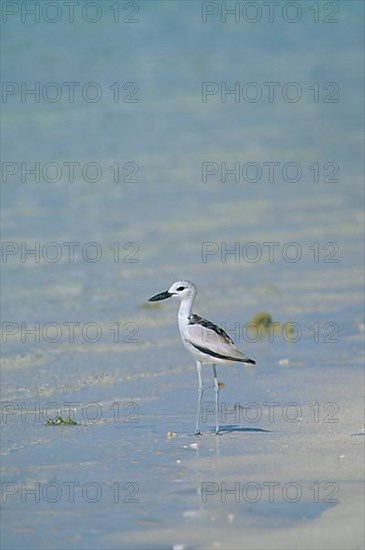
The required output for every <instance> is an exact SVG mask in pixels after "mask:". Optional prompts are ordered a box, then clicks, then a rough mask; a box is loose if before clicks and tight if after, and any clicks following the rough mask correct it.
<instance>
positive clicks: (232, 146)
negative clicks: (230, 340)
mask: <svg viewBox="0 0 365 550" xmlns="http://www.w3.org/2000/svg"><path fill="white" fill-rule="evenodd" d="M81 4H82V3H81ZM84 4H85V3H83V4H82V5H84ZM132 4H134V3H132ZM242 4H243V3H242ZM283 4H284V3H281V5H283ZM297 4H298V5H300V6H301V9H302V11H303V17H302V19H301V20H300V21H298V22H297V23H295V24H289V23H288V22H286V21H285V20H283V18H282V17H278V18H277V19H275V21H274V23H269V22H268V21H265V20H264V18H263V19H262V20H260V21H258V22H257V23H255V24H248V23H246V22H244V21H241V22H240V23H239V24H235V23H233V22H230V23H229V22H227V23H226V24H223V23H221V22H220V19H216V18H214V19H213V18H212V19H209V20H208V22H207V23H202V21H201V13H202V9H203V8H202V4H201V3H200V2H169V3H165V2H138V3H137V5H138V7H139V12H138V15H137V16H136V17H138V19H139V22H138V24H137V23H136V24H127V23H124V24H122V23H120V24H114V23H112V21H111V19H110V17H111V16H112V14H113V12H112V11H111V10H110V9H109V8H110V6H111V3H110V5H109V3H108V2H103V3H100V6H102V8H103V11H102V14H103V16H102V18H101V20H100V21H99V22H97V23H95V24H91V23H87V22H86V21H85V20H82V18H81V17H80V16H76V18H75V22H74V23H69V22H68V21H67V20H66V17H63V18H62V19H61V20H60V21H59V22H57V23H54V24H51V23H49V22H47V21H46V20H44V18H43V19H42V20H41V21H40V22H39V23H34V22H32V21H31V20H30V19H27V20H26V22H25V23H22V22H21V19H20V16H17V15H15V16H13V17H10V16H9V18H8V21H7V22H6V23H4V24H3V38H2V40H3V45H4V49H5V51H6V55H5V58H4V63H3V65H4V67H3V70H4V72H5V74H6V77H5V80H6V81H9V82H19V83H20V82H22V81H24V82H26V83H27V85H28V86H29V87H31V84H32V83H34V82H36V81H37V82H40V83H47V82H56V83H59V85H60V86H61V89H62V91H63V96H62V99H61V100H60V101H58V102H54V103H52V102H49V101H45V100H40V101H39V102H36V101H33V100H32V96H28V97H27V99H26V101H25V102H22V101H21V96H20V94H15V95H13V96H9V97H8V98H7V101H6V102H5V103H4V104H3V129H4V132H3V133H4V134H5V136H6V142H5V143H4V145H3V160H5V161H6V162H13V163H16V166H17V167H18V168H19V172H18V173H17V174H16V175H14V176H12V175H9V174H8V175H7V179H4V178H3V183H2V199H3V200H2V204H3V206H2V227H3V241H5V243H7V244H5V246H7V247H8V248H3V258H2V259H3V263H2V267H3V269H2V272H3V283H2V290H3V293H2V294H3V306H2V317H3V323H4V322H5V323H7V324H5V325H4V324H3V325H2V328H3V333H2V339H3V353H2V407H3V408H2V412H3V414H2V453H3V456H2V466H3V486H2V487H3V500H2V507H3V538H4V544H5V545H4V548H8V549H9V550H10V549H15V548H25V547H26V548H50V547H52V548H65V547H67V548H75V549H83V548H105V549H106V548H108V549H109V548H136V549H137V548H138V549H139V548H141V549H142V548H143V549H145V548H146V549H147V548H156V547H158V548H173V546H174V545H179V544H180V545H184V546H183V547H184V548H196V547H206V548H213V547H214V548H261V547H266V548H267V547H270V548H276V547H279V548H284V547H286V546H284V545H285V544H287V545H288V547H293V540H294V541H299V542H298V544H299V545H297V546H296V547H298V548H300V547H303V548H304V547H305V548H326V547H329V548H330V547H332V548H334V547H336V546H334V544H337V543H338V544H339V545H340V544H341V543H342V540H341V536H340V535H338V534H337V532H336V528H340V526H341V521H340V519H339V518H341V516H342V517H347V514H349V515H350V516H351V514H352V516H351V517H352V520H351V521H352V522H353V523H352V524H351V525H352V533H351V534H348V539H347V542H346V544H348V546H347V547H349V548H357V547H359V544H361V534H360V531H359V529H360V528H361V522H360V520H359V518H360V517H361V491H360V479H361V476H362V474H361V471H362V470H361V466H362V462H361V456H360V454H361V453H359V451H360V450H361V445H362V441H363V438H362V436H361V434H363V432H362V431H361V430H362V427H363V426H362V425H361V418H362V417H361V413H360V412H361V410H362V409H361V407H362V405H361V403H362V396H361V392H360V387H361V382H362V364H363V353H362V340H363V327H364V318H363V309H362V301H363V288H362V287H363V285H362V283H363V271H362V266H363V252H362V242H363V234H362V227H363V208H362V200H363V185H362V162H361V152H362V147H361V145H362V133H361V125H360V124H361V123H360V121H361V120H362V117H361V112H362V95H363V94H362V87H361V81H360V78H359V76H360V74H361V69H360V64H361V67H362V49H361V39H360V37H361V27H360V21H361V20H362V12H363V7H362V4H361V3H359V2H352V1H348V2H346V3H345V2H336V3H331V4H335V5H336V6H338V7H339V15H338V17H339V22H338V23H335V24H325V23H323V22H322V20H321V22H319V23H317V24H315V23H313V22H312V19H311V17H312V18H313V12H310V11H309V9H308V4H307V3H305V2H298V3H297ZM119 5H120V6H121V10H122V9H123V6H124V4H123V3H119ZM214 5H216V4H214ZM129 9H131V8H130V7H127V8H126V9H125V10H124V11H123V12H121V13H123V14H124V15H125V13H127V12H128V10H129ZM322 9H324V8H322ZM108 10H109V11H108ZM63 13H65V12H63ZM128 13H129V12H128ZM325 15H329V14H328V13H326V14H325V13H324V12H321V17H322V18H323V16H325ZM71 81H75V82H80V86H81V85H82V84H83V83H87V82H96V83H98V85H99V86H100V87H101V89H102V97H101V99H100V101H98V102H95V103H93V102H88V101H85V99H84V98H83V97H82V96H80V94H76V96H75V101H74V102H73V103H70V102H69V101H67V96H66V95H64V92H65V86H64V84H63V83H65V82H71ZM222 81H224V82H226V83H227V88H229V87H232V86H233V85H234V83H235V82H241V83H247V82H256V83H258V84H260V89H262V91H263V92H266V91H267V88H265V86H264V85H263V84H262V83H264V82H279V83H280V85H284V84H285V83H288V82H296V83H297V84H298V85H300V88H301V90H302V91H303V95H302V98H301V99H300V100H299V101H297V102H289V101H285V100H283V98H282V96H278V97H277V98H276V99H275V101H273V102H270V101H268V99H267V96H265V95H264V96H263V98H262V100H259V101H258V102H256V103H252V102H249V101H243V100H240V101H239V102H237V103H236V102H235V101H233V100H232V99H231V98H230V96H227V101H226V102H225V103H222V102H221V101H220V99H219V94H217V95H214V96H212V97H209V98H208V100H207V102H205V103H204V102H202V96H201V90H202V82H218V83H220V82H222ZM115 82H119V83H120V84H121V87H120V90H121V93H122V94H123V93H124V94H126V93H129V92H130V91H131V89H132V88H127V89H126V90H123V84H125V83H127V82H135V83H137V85H138V87H139V91H138V92H137V93H136V98H137V99H138V102H136V103H125V102H123V101H119V102H114V101H113V93H114V92H113V90H110V89H109V87H110V86H112V85H113V83H115ZM314 82H319V83H320V100H319V101H318V102H316V101H314V97H313V93H314V90H312V89H310V88H309V87H310V86H313V83H314ZM328 82H334V83H336V84H337V85H338V88H339V91H338V93H336V95H335V97H336V99H338V102H337V103H326V102H324V101H323V99H324V97H326V96H325V95H324V94H325V93H328V92H329V91H331V88H323V86H324V85H325V84H326V83H328ZM321 86H322V88H321ZM280 91H281V88H280ZM291 91H292V90H291ZM123 97H124V96H123ZM275 97H276V96H275ZM70 161H71V162H77V163H79V165H77V166H76V165H75V177H74V181H70V179H71V178H70V177H69V172H68V169H67V166H68V165H67V164H66V165H65V164H64V163H67V162H70ZM22 162H23V163H26V166H27V167H28V168H31V167H32V166H33V165H34V163H35V162H39V163H40V166H41V167H42V168H44V166H45V164H46V163H49V162H51V163H55V164H57V166H58V167H60V168H61V177H60V179H59V181H57V182H51V181H49V180H50V179H52V177H54V172H52V170H51V172H46V177H43V178H42V177H41V178H40V181H39V182H35V181H34V176H32V175H31V174H25V175H24V178H23V179H24V180H25V181H24V182H22V181H21V163H22ZM90 162H93V163H97V165H98V166H99V168H100V170H101V177H100V180H99V181H97V182H91V181H89V180H90V179H91V178H92V177H93V172H92V171H91V172H86V177H85V173H84V174H83V173H82V170H81V168H82V167H84V166H85V164H86V163H90ZM116 162H119V165H120V177H119V179H120V180H123V179H126V181H119V182H117V183H116V182H115V181H113V178H114V176H115V163H116ZM223 162H225V163H226V165H227V168H232V167H233V166H234V165H235V163H240V166H239V168H240V169H241V171H240V174H239V176H237V177H238V179H239V181H234V176H232V175H227V181H226V182H225V183H224V182H223V181H222V179H223V176H222V171H221V163H223ZM272 162H276V163H280V165H279V167H278V171H275V177H274V181H272V182H270V181H269V175H268V168H267V166H268V165H267V163H272ZM290 162H291V163H295V167H298V166H299V167H300V170H301V171H302V174H301V177H300V178H299V179H298V181H296V182H294V181H293V179H295V178H294V176H293V173H294V172H292V171H291V170H289V171H288V172H285V171H284V172H283V171H282V168H283V166H284V165H286V164H287V163H290ZM127 163H132V164H128V165H127ZM203 163H211V164H210V168H211V169H212V170H216V169H217V170H218V172H217V174H214V175H212V176H207V181H203V178H202V169H203V168H202V167H203ZM247 163H255V164H254V165H253V164H252V165H251V169H249V167H247ZM264 163H266V164H264ZM315 163H318V165H316V164H315ZM328 163H330V164H328ZM126 165H127V166H126ZM110 166H114V168H113V169H111V168H110ZM244 166H246V168H245V169H244V170H246V169H247V170H248V171H247V172H245V171H243V172H242V168H243V167H244ZM257 166H258V167H259V168H257ZM316 167H318V169H319V174H318V179H319V181H318V182H317V181H316V170H317V168H316ZM42 168H41V169H42ZM257 169H259V170H260V169H261V170H262V177H261V178H258V181H256V182H255V181H253V180H254V179H255V172H254V171H253V170H257ZM333 170H335V172H336V174H334V175H332V176H331V174H332V171H333ZM337 170H338V172H337ZM132 173H133V174H132ZM131 174H132V175H131ZM242 174H245V177H246V179H245V178H244V177H243V175H242ZM43 175H44V174H43ZM325 177H327V178H331V177H332V179H338V181H337V182H328V181H326V182H325V181H324V179H325ZM285 178H286V179H285ZM130 180H132V181H130ZM133 180H136V181H133ZM248 180H251V181H248ZM288 180H289V181H288ZM35 243H39V244H35ZM65 243H66V244H65ZM67 243H74V244H73V245H71V244H67ZM90 243H94V244H90ZM249 243H250V244H249ZM265 243H266V244H265ZM268 243H271V244H270V245H269V244H268ZM293 243H294V244H293ZM248 244H249V245H248ZM9 247H10V248H9ZM35 247H39V248H36V250H37V252H36V256H34V255H32V254H31V253H28V254H27V253H26V249H27V250H29V249H32V248H33V249H34V248H35ZM72 247H73V248H72ZM72 250H73V253H72ZM232 251H234V252H235V253H234V254H233V253H232ZM95 254H98V255H99V257H98V256H95ZM38 255H39V257H38ZM57 255H58V256H57ZM296 255H298V258H297V261H294V259H295V256H296ZM255 256H257V258H256V259H255ZM95 258H96V261H94V259H95ZM38 260H39V261H38ZM179 278H189V279H192V280H193V281H194V282H195V283H196V284H197V286H198V289H199V295H198V300H197V303H196V311H197V312H198V313H200V314H201V315H204V316H207V317H208V318H210V319H211V320H213V321H215V322H216V323H217V324H219V325H221V326H224V327H225V328H226V330H228V331H230V334H231V335H232V336H233V337H234V339H235V341H236V342H237V344H238V345H239V347H241V348H242V349H243V350H244V351H245V352H246V353H248V354H249V355H250V356H252V357H254V358H255V359H256V361H257V369H256V370H255V373H254V374H253V375H252V376H250V375H247V374H246V373H245V372H244V371H243V370H242V369H241V368H240V367H239V366H235V367H232V369H228V368H227V369H224V368H218V374H219V380H220V381H221V382H222V383H224V384H225V386H224V387H223V388H222V391H221V400H222V406H223V407H224V408H223V409H222V410H221V420H222V425H223V426H225V427H226V428H225V429H223V432H224V433H223V434H222V435H221V436H220V437H215V436H214V435H213V424H214V415H213V414H212V413H211V410H212V409H211V406H212V400H213V386H212V383H213V380H212V375H211V369H210V368H206V369H205V370H204V381H205V385H206V393H205V394H204V399H205V402H204V405H205V412H206V418H205V419H204V418H203V431H204V435H203V436H202V437H201V438H196V437H194V436H193V428H194V420H195V406H196V374H195V366H194V363H193V361H192V360H191V358H190V357H189V355H187V354H186V352H185V350H184V349H183V347H182V346H181V343H180V341H179V337H178V332H177V327H176V307H177V304H176V303H163V304H160V305H157V306H152V305H148V304H146V301H147V299H148V298H149V297H150V296H151V295H153V294H155V293H157V292H159V291H162V290H165V289H166V288H168V286H169V285H170V284H171V283H172V282H173V281H174V280H176V279H179ZM259 311H268V312H270V313H271V315H272V316H273V319H274V321H277V322H280V323H281V324H282V326H281V327H280V328H279V329H278V330H277V331H275V332H274V333H272V334H271V336H272V337H271V339H270V338H269V337H268V336H266V337H265V336H264V337H262V338H253V337H252V335H250V334H249V333H248V332H247V326H246V325H247V323H248V322H249V321H250V320H251V319H252V317H253V316H254V315H255V314H256V313H257V312H259ZM289 322H291V323H295V326H296V332H295V334H294V335H293V334H289V333H286V332H285V331H284V328H283V325H286V323H289ZM36 323H39V325H36ZM32 329H33V332H32ZM26 331H28V332H26ZM34 331H35V332H34ZM12 332H13V333H14V334H11V333H12ZM93 340H95V341H93ZM70 403H71V404H70ZM265 403H266V405H265ZM267 403H269V404H272V403H278V404H277V405H275V407H276V408H275V409H272V408H270V405H268V404H267ZM289 403H293V404H294V405H291V406H290V405H288V404H289ZM235 404H238V407H236V408H234V407H235ZM248 404H251V405H248ZM331 404H332V405H331ZM272 407H273V405H272ZM31 411H34V412H33V413H32V412H31ZM227 411H228V412H227ZM276 412H277V414H276ZM270 414H271V415H273V416H270ZM57 415H61V416H62V417H63V418H66V417H67V416H69V415H70V416H72V417H73V418H74V419H75V420H76V421H77V422H78V425H76V426H46V425H45V422H46V419H47V417H51V418H55V417H56V416H57ZM292 415H293V416H292ZM256 417H257V418H256ZM293 419H294V420H293ZM169 432H171V434H170V436H169V437H167V434H168V433H169ZM191 445H193V446H191ZM342 455H344V457H345V458H341V457H342ZM303 457H304V460H303ZM303 462H304V464H303ZM204 482H210V483H212V484H213V485H212V486H211V488H212V490H215V489H216V488H217V487H218V490H217V492H216V493H214V495H212V496H209V498H208V499H207V502H205V503H204V502H203V495H202V484H203V483H204ZM248 482H250V483H255V484H259V488H260V489H262V490H263V493H262V495H261V496H260V498H259V499H258V500H257V502H251V501H250V498H251V497H250V498H247V499H246V500H245V499H244V498H243V497H242V491H241V493H240V497H239V502H236V501H235V499H234V498H233V497H232V496H229V495H228V496H227V502H226V503H224V502H223V501H222V498H221V497H222V491H221V484H222V483H226V484H231V485H230V487H232V486H234V483H239V484H240V486H239V488H240V489H242V487H243V486H244V485H245V483H248ZM267 482H277V483H279V486H278V487H279V496H278V497H277V496H275V498H274V501H273V502H270V498H269V495H268V492H267V491H266V487H267V486H264V485H263V483H267ZM72 483H75V485H74V486H73V487H74V494H73V496H74V498H73V499H72V498H71V496H70V490H71V489H70V487H71V485H70V484H72ZM88 483H91V484H92V485H91V486H87V487H86V488H85V484H88ZM286 483H296V484H297V485H298V486H299V487H300V489H301V491H302V494H301V495H300V498H299V499H298V501H297V502H293V501H291V500H290V499H291V498H292V495H291V494H290V495H289V498H288V500H285V498H283V493H282V490H283V487H284V485H285V484H286ZM315 483H318V486H314V485H313V484H315ZM328 483H334V484H337V485H336V486H337V487H338V489H339V495H340V497H338V500H339V502H327V500H328V499H327V498H326V497H328V494H329V493H330V491H331V487H328V486H326V487H325V484H328ZM47 484H51V485H47ZM52 484H53V485H52ZM128 484H129V485H128ZM310 487H312V489H311V488H310ZM32 488H33V489H35V491H36V492H35V493H34V494H33V495H32V494H31V493H27V491H29V490H31V489H32ZM332 488H333V487H332ZM264 489H265V490H264ZM292 489H293V487H292ZM48 490H49V493H47V491H48ZM293 490H294V489H293ZM37 491H39V494H38V493H37ZM59 491H61V493H59ZM88 491H90V493H88ZM93 491H96V493H93ZM98 491H100V494H99V493H98ZM315 491H320V494H318V495H317V496H318V498H317V500H318V502H315V500H316V499H315V496H316V493H315ZM12 493H13V494H12ZM134 493H135V494H134ZM131 495H132V496H131ZM349 495H353V500H352V501H351V500H350V497H349ZM58 497H59V498H58ZM52 499H53V500H54V502H52ZM57 499H58V500H57ZM133 499H135V500H136V502H133ZM93 500H94V501H93ZM351 502H352V504H353V505H354V506H355V505H356V506H355V509H356V512H354V510H353V509H352V508H351V506H352V504H351ZM350 512H351V513H350ZM331 514H332V515H331ZM317 521H318V522H319V523H316V522H317ZM317 526H318V533H317V531H316V529H317ZM293 533H294V535H293ZM312 535H313V537H314V538H311V536H312ZM292 536H293V538H291V537H292ZM331 536H333V539H331ZM344 536H345V535H344ZM300 544H302V546H300ZM260 545H261V546H260ZM290 545H291V546H290ZM176 548H178V546H176Z"/></svg>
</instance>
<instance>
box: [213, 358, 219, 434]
mask: <svg viewBox="0 0 365 550" xmlns="http://www.w3.org/2000/svg"><path fill="white" fill-rule="evenodd" d="M213 373H214V392H215V433H216V435H218V434H219V384H218V378H217V368H216V366H215V365H213Z"/></svg>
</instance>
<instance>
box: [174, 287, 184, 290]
mask: <svg viewBox="0 0 365 550" xmlns="http://www.w3.org/2000/svg"><path fill="white" fill-rule="evenodd" d="M184 288H185V287H184V286H179V287H177V289H176V290H184Z"/></svg>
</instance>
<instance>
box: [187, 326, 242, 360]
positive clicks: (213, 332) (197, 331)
mask: <svg viewBox="0 0 365 550" xmlns="http://www.w3.org/2000/svg"><path fill="white" fill-rule="evenodd" d="M210 325H211V326H210V327H209V326H206V325H205V326H204V325H202V324H200V323H195V324H189V325H188V326H187V329H186V332H185V334H184V336H185V338H186V340H187V341H188V342H189V343H190V344H191V345H192V346H194V347H195V348H196V349H198V350H199V351H203V353H207V354H208V355H211V356H212V357H217V358H218V357H219V358H222V359H224V358H226V359H228V360H229V359H230V360H231V361H241V362H248V363H251V362H252V360H251V359H250V358H249V357H247V356H246V355H244V354H243V353H242V352H241V351H240V350H239V349H237V348H236V346H235V345H234V343H233V341H232V339H231V338H230V337H229V336H228V334H227V333H225V332H224V330H222V329H220V328H219V327H216V326H215V325H213V323H210Z"/></svg>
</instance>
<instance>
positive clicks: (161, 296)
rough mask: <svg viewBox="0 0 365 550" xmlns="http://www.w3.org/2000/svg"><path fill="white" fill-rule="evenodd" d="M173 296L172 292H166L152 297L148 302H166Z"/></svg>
mask: <svg viewBox="0 0 365 550" xmlns="http://www.w3.org/2000/svg"><path fill="white" fill-rule="evenodd" d="M171 296H173V295H172V294H171V292H168V291H167V290H165V292H160V293H159V294H156V295H155V296H152V298H150V299H149V300H148V301H149V302H159V301H160V300H166V298H171Z"/></svg>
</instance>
